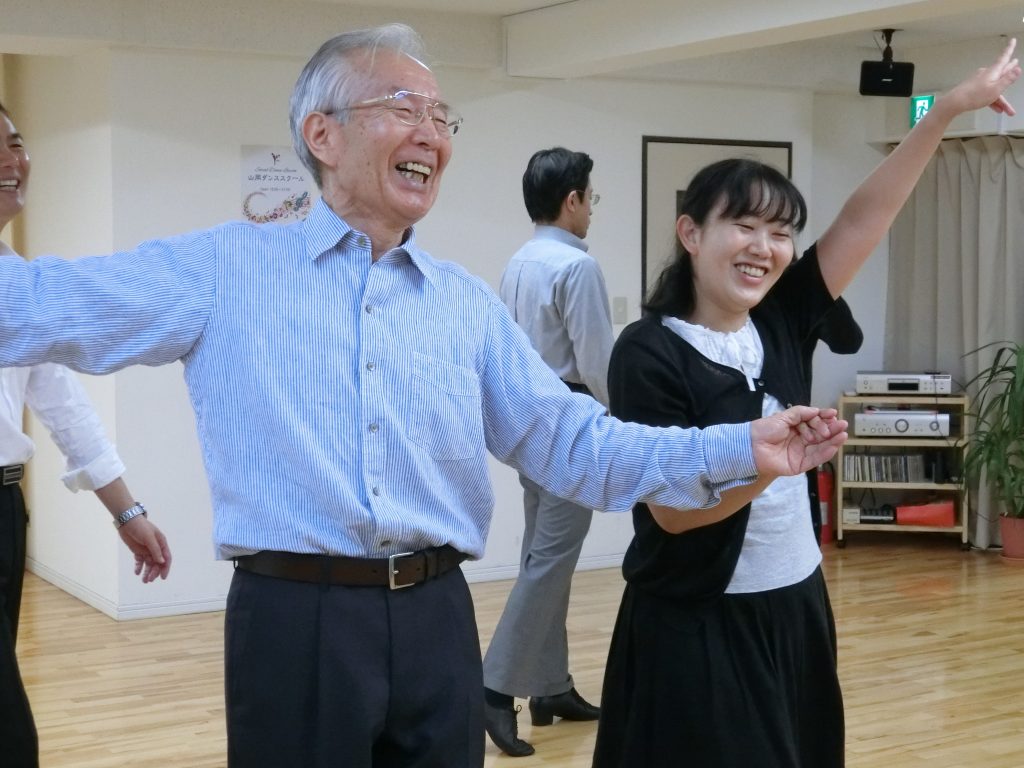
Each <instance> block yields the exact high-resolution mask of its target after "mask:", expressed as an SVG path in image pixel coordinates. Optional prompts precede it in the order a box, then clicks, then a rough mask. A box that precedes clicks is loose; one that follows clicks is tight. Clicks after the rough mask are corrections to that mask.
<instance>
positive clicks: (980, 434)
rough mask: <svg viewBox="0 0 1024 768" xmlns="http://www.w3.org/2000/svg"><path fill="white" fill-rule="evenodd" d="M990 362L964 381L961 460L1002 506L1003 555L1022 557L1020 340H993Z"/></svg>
mask: <svg viewBox="0 0 1024 768" xmlns="http://www.w3.org/2000/svg"><path fill="white" fill-rule="evenodd" d="M992 348H995V353H994V355H993V357H992V362H991V363H990V364H989V365H987V366H986V367H984V368H982V369H981V370H980V371H979V372H978V375H977V376H975V377H974V378H973V379H971V380H970V381H969V382H968V383H967V387H966V388H967V390H968V391H973V393H974V403H973V405H972V407H971V416H972V417H973V422H974V424H973V429H972V432H971V438H970V445H969V447H968V450H967V455H966V458H965V460H964V464H965V467H964V469H965V470H966V472H967V473H968V474H969V476H971V477H974V478H978V477H980V476H982V473H983V476H984V480H985V482H987V483H988V485H989V487H990V488H991V489H992V493H993V496H994V497H995V499H996V500H997V501H998V503H999V505H1000V506H1001V507H1002V515H1001V516H1000V520H999V524H1000V533H1001V534H1002V539H1003V557H1004V558H1006V559H1008V560H1015V561H1020V562H1024V346H1022V345H1021V343H1020V342H1002V341H1001V342H993V343H991V344H986V345H985V346H983V347H980V348H978V349H976V350H974V352H971V353H969V354H978V353H980V352H982V351H984V350H991V349H992Z"/></svg>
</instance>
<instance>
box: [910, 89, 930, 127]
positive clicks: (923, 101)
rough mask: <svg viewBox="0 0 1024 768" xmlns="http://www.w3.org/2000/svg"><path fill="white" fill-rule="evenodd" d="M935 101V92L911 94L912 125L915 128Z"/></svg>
mask: <svg viewBox="0 0 1024 768" xmlns="http://www.w3.org/2000/svg"><path fill="white" fill-rule="evenodd" d="M934 103H935V95H934V94H931V93H929V94H926V95H924V96H911V97H910V127H911V128H913V127H914V126H915V125H917V121H918V120H920V119H921V118H922V117H924V116H925V115H927V114H928V110H929V109H931V108H932V104H934Z"/></svg>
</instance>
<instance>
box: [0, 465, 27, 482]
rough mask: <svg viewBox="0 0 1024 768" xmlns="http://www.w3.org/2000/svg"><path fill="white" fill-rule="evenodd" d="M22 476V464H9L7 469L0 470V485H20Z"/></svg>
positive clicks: (23, 472)
mask: <svg viewBox="0 0 1024 768" xmlns="http://www.w3.org/2000/svg"><path fill="white" fill-rule="evenodd" d="M24 476H25V465H24V464H11V466H9V467H3V468H0V485H15V484H16V483H20V482H21V478H23V477H24Z"/></svg>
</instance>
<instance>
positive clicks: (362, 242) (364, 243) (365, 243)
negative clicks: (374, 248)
mask: <svg viewBox="0 0 1024 768" xmlns="http://www.w3.org/2000/svg"><path fill="white" fill-rule="evenodd" d="M369 244H370V241H369V240H367V239H366V238H365V237H360V238H359V245H360V246H361V247H363V248H365V247H366V246H368V245H369Z"/></svg>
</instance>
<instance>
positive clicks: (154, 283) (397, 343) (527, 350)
mask: <svg viewBox="0 0 1024 768" xmlns="http://www.w3.org/2000/svg"><path fill="white" fill-rule="evenodd" d="M0 295H2V300H0V365H31V364H34V363H38V362H42V361H44V360H51V361H54V362H60V363H63V364H65V365H67V366H69V367H71V368H75V369H77V370H80V371H87V372H89V373H108V372H111V371H115V370H117V369H119V368H122V367H124V366H127V365H133V364H140V363H141V364H144V365H161V364H164V363H170V362H173V361H175V360H181V361H182V362H183V363H184V366H185V380H186V383H187V385H188V389H189V393H190V396H191V400H192V405H193V407H194V409H195V414H196V425H197V430H198V434H199V440H200V442H201V448H202V452H203V459H204V461H205V464H206V471H207V475H208V479H209V483H210V488H211V493H212V499H213V508H214V543H215V545H216V548H217V553H218V556H219V557H221V558H230V557H232V556H234V555H238V554H245V553H250V552H253V551H256V550H261V549H272V550H282V551H289V552H321V553H329V554H343V555H352V556H356V557H385V556H389V555H391V554H395V553H398V552H405V551H409V550H416V549H421V548H424V547H428V546H437V545H441V544H451V545H452V546H454V547H456V548H457V549H459V550H461V551H463V552H466V553H467V554H469V555H470V556H472V557H480V556H482V555H483V552H484V541H485V539H486V536H487V529H488V526H489V523H490V518H491V512H492V509H493V506H494V499H493V495H492V491H491V485H490V481H489V477H488V471H487V462H486V453H485V451H490V452H491V453H492V454H493V455H494V456H496V457H497V458H498V459H499V460H501V461H503V462H506V463H508V464H510V465H511V466H512V467H514V468H515V469H517V470H519V471H521V472H523V473H524V474H526V475H528V476H530V477H532V478H534V479H535V480H536V481H537V482H539V483H540V484H541V485H543V486H545V487H546V488H548V489H549V490H550V491H551V492H552V493H554V494H555V495H557V496H560V497H562V498H568V499H572V500H574V501H577V502H578V503H580V504H582V505H583V506H586V507H591V508H594V509H607V510H616V509H617V510H622V509H627V508H629V507H630V506H631V505H632V504H633V502H634V501H636V500H637V499H645V500H650V501H654V502H656V503H659V504H664V505H667V506H676V507H684V508H685V507H690V508H695V507H706V506H710V505H713V504H714V503H716V502H717V499H718V493H719V492H720V491H721V490H725V489H727V488H730V487H733V486H735V485H738V484H740V482H743V481H749V480H750V479H751V478H753V476H754V475H755V473H756V469H755V466H754V462H753V453H752V449H751V445H750V436H749V434H750V433H749V425H746V424H737V425H731V426H725V427H713V428H711V429H708V430H705V431H704V432H700V431H698V430H681V429H675V428H673V429H668V430H659V429H654V428H650V427H644V426H640V425H636V424H623V423H622V422H619V421H617V420H615V419H613V418H610V417H607V416H605V415H603V409H602V407H601V406H600V405H599V404H598V403H597V402H596V401H594V400H593V399H592V398H590V397H587V396H584V395H574V394H572V393H570V392H569V391H568V389H567V388H566V387H565V386H564V385H563V384H562V383H561V382H560V381H559V380H558V377H557V376H555V374H554V373H553V372H552V371H551V369H550V368H548V367H547V366H546V365H545V364H544V362H543V361H542V360H541V358H540V357H539V356H538V355H537V353H536V352H534V351H533V349H532V348H531V347H530V343H529V341H528V340H527V338H526V336H524V335H523V333H522V331H521V330H520V329H519V327H518V326H517V325H516V324H515V323H514V322H513V321H512V318H511V317H510V316H509V314H508V311H507V310H506V309H505V307H504V305H502V303H501V301H500V300H499V299H498V297H497V296H496V295H495V293H494V292H493V291H492V290H491V289H490V288H489V287H488V286H487V285H486V284H485V283H484V282H483V281H481V280H479V279H477V278H475V277H473V276H471V275H470V274H468V273H467V272H466V271H465V270H464V269H462V268H461V267H459V266H457V265H454V264H451V263H447V262H439V261H435V260H434V259H433V258H431V257H430V256H429V255H428V254H427V253H425V252H424V251H422V250H420V248H419V247H418V245H417V243H416V240H415V236H414V235H413V234H412V233H410V235H409V238H408V239H407V241H406V242H405V243H404V244H403V245H402V246H401V247H399V248H396V249H393V250H391V251H389V252H388V253H386V254H384V255H383V256H382V257H381V258H380V259H379V260H378V261H377V262H373V260H372V259H371V252H370V243H369V241H368V240H367V238H366V237H365V236H364V235H363V234H361V233H360V232H357V231H355V230H353V229H351V228H350V227H349V226H348V225H346V224H345V222H344V221H342V220H341V219H339V218H338V217H337V216H336V215H335V214H334V212H333V211H332V210H331V209H330V208H329V207H328V206H327V205H326V204H325V203H324V202H323V201H322V200H321V201H320V202H318V203H317V205H316V206H315V207H314V209H313V211H312V212H311V213H310V215H309V217H308V218H307V219H306V220H305V221H304V222H301V223H295V224H290V225H285V226H282V225H274V224H265V225H253V224H249V223H242V222H234V223H228V224H224V225H221V226H218V227H214V228H212V229H209V230H204V231H199V232H195V233H191V234H187V235H181V236H178V237H171V238H167V239H163V240H153V241H150V242H146V243H143V244H142V245H140V246H139V247H138V248H137V249H135V250H133V251H126V252H121V253H116V254H113V255H111V256H100V257H88V258H82V259H77V260H74V261H67V260H64V259H58V258H53V257H44V258H40V259H36V260H35V261H32V262H28V263H26V262H24V261H22V260H21V259H19V258H17V257H2V258H0ZM737 478H740V479H741V480H740V481H737V480H736V479H737Z"/></svg>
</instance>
